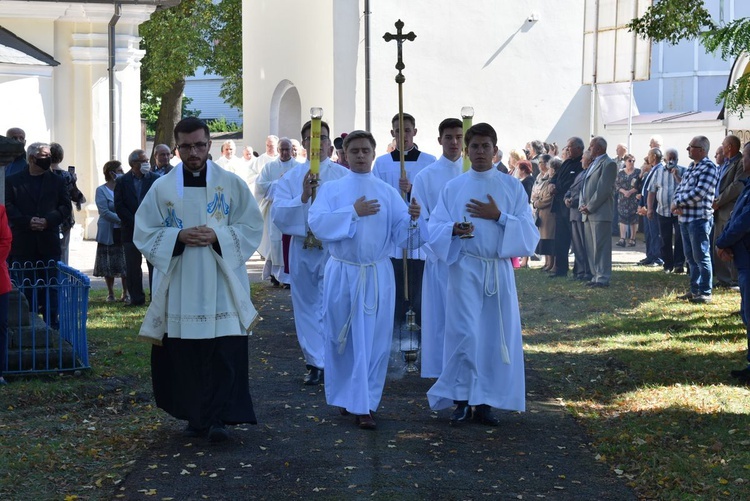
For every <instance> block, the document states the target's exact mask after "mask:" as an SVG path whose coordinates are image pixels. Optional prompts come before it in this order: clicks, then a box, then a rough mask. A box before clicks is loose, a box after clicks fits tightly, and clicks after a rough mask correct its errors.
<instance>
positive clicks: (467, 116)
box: [461, 106, 474, 172]
mask: <svg viewBox="0 0 750 501" xmlns="http://www.w3.org/2000/svg"><path fill="white" fill-rule="evenodd" d="M461 118H462V119H463V132H464V137H466V131H467V130H469V128H470V127H471V125H472V123H473V119H474V108H472V107H471V106H464V107H463V108H461ZM463 155H464V163H463V171H464V172H466V171H468V170H469V169H470V168H471V160H469V155H467V154H466V150H465V149H464V153H463Z"/></svg>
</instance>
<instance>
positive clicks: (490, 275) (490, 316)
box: [427, 169, 539, 411]
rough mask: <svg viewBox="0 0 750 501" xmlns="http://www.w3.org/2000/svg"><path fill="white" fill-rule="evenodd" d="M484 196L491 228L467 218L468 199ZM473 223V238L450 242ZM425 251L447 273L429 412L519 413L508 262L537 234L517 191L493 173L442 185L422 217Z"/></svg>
mask: <svg viewBox="0 0 750 501" xmlns="http://www.w3.org/2000/svg"><path fill="white" fill-rule="evenodd" d="M488 194H489V195H491V196H492V197H493V198H494V200H495V203H496V204H497V206H498V208H499V209H500V212H501V216H500V219H499V220H498V221H490V220H487V219H479V218H472V217H470V216H469V214H468V212H467V210H466V204H467V203H468V202H469V200H470V199H472V198H473V199H476V200H480V201H482V202H487V201H488V197H487V195H488ZM464 216H465V217H466V218H467V219H468V220H470V221H471V222H472V223H474V238H467V239H461V238H458V237H455V236H452V232H453V223H454V222H460V221H463V220H464ZM429 233H430V248H431V250H432V252H434V253H435V254H436V255H437V257H438V258H439V259H440V260H442V261H444V262H445V263H446V264H447V265H448V288H447V295H446V303H447V306H446V317H445V344H444V349H445V354H444V357H443V359H444V362H445V363H444V366H443V370H442V373H441V374H440V377H439V378H438V380H437V382H435V384H434V385H433V386H432V387H431V388H430V389H429V390H428V392H427V398H428V400H429V403H430V407H431V408H432V409H444V408H447V407H449V406H451V405H453V402H454V401H456V400H466V401H468V402H469V405H479V404H486V405H490V406H492V407H496V408H499V409H509V410H517V411H523V410H525V408H526V402H525V395H524V392H525V380H524V362H523V345H522V339H521V318H520V313H519V309H518V295H517V292H516V282H515V276H514V274H513V266H512V265H511V262H510V258H511V257H514V256H528V255H530V254H531V253H532V252H533V251H534V249H535V247H536V245H537V242H538V241H539V231H538V229H537V227H536V226H535V225H534V218H533V217H532V214H531V209H530V207H529V203H528V196H527V195H526V191H525V190H524V188H523V186H522V185H521V183H520V182H519V181H518V180H517V179H515V178H513V177H512V176H508V175H505V174H503V173H501V172H499V171H497V170H496V169H491V170H489V171H486V172H476V171H474V170H470V171H469V172H467V173H465V174H463V175H461V176H458V177H457V178H455V179H453V180H452V181H450V182H448V184H447V185H446V186H445V188H444V189H443V191H442V192H441V194H440V199H439V201H438V204H437V207H436V208H435V210H434V211H433V212H432V213H431V214H430V223H429Z"/></svg>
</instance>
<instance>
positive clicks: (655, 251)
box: [638, 148, 664, 267]
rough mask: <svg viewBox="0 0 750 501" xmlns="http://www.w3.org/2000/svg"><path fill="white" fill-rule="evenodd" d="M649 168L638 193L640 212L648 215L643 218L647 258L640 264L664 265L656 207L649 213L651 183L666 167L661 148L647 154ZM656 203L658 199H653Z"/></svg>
mask: <svg viewBox="0 0 750 501" xmlns="http://www.w3.org/2000/svg"><path fill="white" fill-rule="evenodd" d="M646 162H648V165H649V169H648V171H647V172H646V177H645V178H644V179H643V185H642V186H641V192H640V193H639V194H638V206H639V207H638V214H639V215H641V216H646V217H645V219H644V220H643V233H644V236H645V239H646V258H645V259H643V260H641V261H640V262H639V263H638V264H640V265H642V266H654V267H658V266H663V265H664V261H663V260H662V258H661V237H660V236H659V221H658V220H657V219H656V218H655V217H654V215H655V214H656V212H655V209H656V207H655V206H654V207H652V210H651V214H650V215H649V209H648V194H649V192H650V191H651V187H652V186H651V185H652V183H653V182H654V176H655V175H656V173H657V171H659V170H660V169H663V168H664V164H663V163H662V153H661V150H660V149H659V148H652V149H651V150H649V152H648V155H646ZM652 202H653V204H654V205H655V204H656V200H655V199H654V200H652Z"/></svg>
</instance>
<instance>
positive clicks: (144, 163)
mask: <svg viewBox="0 0 750 501" xmlns="http://www.w3.org/2000/svg"><path fill="white" fill-rule="evenodd" d="M128 165H130V170H129V171H128V172H127V173H126V174H125V175H123V176H121V177H120V178H119V179H118V180H117V183H116V184H115V212H117V215H118V216H119V217H120V221H121V230H120V231H121V236H122V246H123V249H124V250H125V270H126V275H127V277H128V295H129V296H130V305H131V306H140V305H142V304H145V303H146V294H145V293H144V292H143V272H142V271H141V265H142V264H143V256H142V255H141V253H140V251H139V250H138V249H137V248H136V246H135V245H134V244H133V228H134V225H135V213H136V211H137V210H138V207H139V206H140V205H141V202H142V201H143V199H144V197H145V196H146V193H148V190H149V189H150V188H151V185H152V184H153V183H154V181H155V180H156V179H157V178H158V177H159V175H158V174H155V173H153V172H151V164H150V163H149V161H148V156H147V155H146V152H145V151H143V150H133V152H132V153H131V154H130V155H128ZM146 265H147V266H148V279H149V290H150V289H151V276H152V275H153V266H151V263H149V262H148V261H146Z"/></svg>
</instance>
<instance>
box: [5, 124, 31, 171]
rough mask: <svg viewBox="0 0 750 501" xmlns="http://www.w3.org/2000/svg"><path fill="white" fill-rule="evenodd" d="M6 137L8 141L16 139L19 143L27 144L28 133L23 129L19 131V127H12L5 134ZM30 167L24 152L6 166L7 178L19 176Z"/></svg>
mask: <svg viewBox="0 0 750 501" xmlns="http://www.w3.org/2000/svg"><path fill="white" fill-rule="evenodd" d="M5 137H7V138H8V139H15V140H16V141H18V142H19V143H23V144H24V145H25V144H26V133H25V132H24V131H23V129H19V128H18V127H11V128H10V129H8V131H7V132H6V133H5ZM28 166H29V163H28V162H27V161H26V152H25V151H24V152H23V153H21V154H20V155H18V156H17V157H16V158H15V159H14V160H13V161H12V162H11V163H10V164H8V165H6V166H5V177H6V178H7V177H10V176H12V175H13V174H18V173H19V172H21V171H22V170H24V169H26V168H27V167H28Z"/></svg>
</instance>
